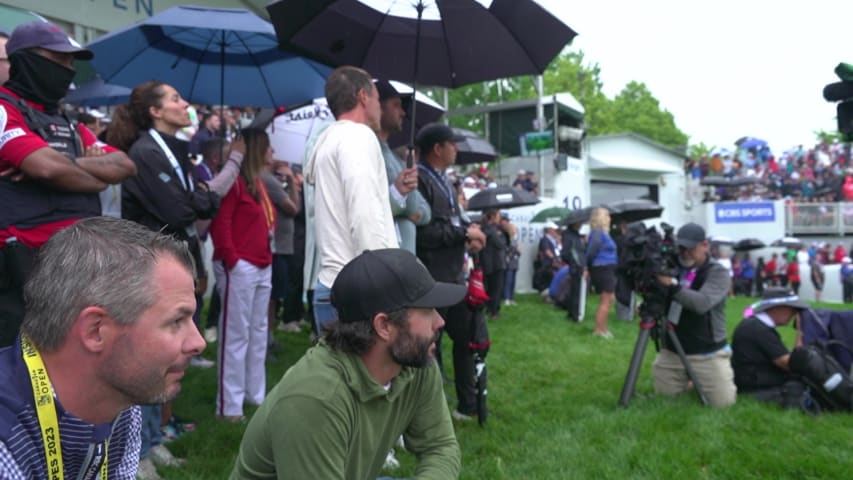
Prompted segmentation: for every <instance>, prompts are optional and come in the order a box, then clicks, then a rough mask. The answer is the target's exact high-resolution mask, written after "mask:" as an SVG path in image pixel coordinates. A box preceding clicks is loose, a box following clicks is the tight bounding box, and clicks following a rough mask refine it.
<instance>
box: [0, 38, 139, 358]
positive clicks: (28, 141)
mask: <svg viewBox="0 0 853 480" xmlns="http://www.w3.org/2000/svg"><path fill="white" fill-rule="evenodd" d="M6 51H7V52H8V56H9V59H8V61H9V63H10V65H11V70H10V76H9V79H8V81H6V83H5V84H3V86H2V87H0V172H2V173H0V201H2V205H3V208H2V209H0V260H2V261H0V346H8V345H11V344H12V342H13V341H14V339H15V336H16V335H17V333H18V328H19V327H20V324H21V320H22V319H23V315H24V311H23V298H22V297H21V289H22V288H23V284H24V281H25V279H26V277H27V275H28V273H29V270H30V268H31V264H32V258H33V257H34V255H35V254H36V252H37V250H38V248H39V247H40V246H41V245H42V244H43V243H44V242H45V241H46V240H47V239H48V238H50V236H51V235H53V234H54V233H55V232H56V231H57V230H59V229H61V228H64V227H67V226H68V225H71V224H72V223H74V222H75V221H76V220H77V219H80V218H85V217H91V216H94V215H100V214H101V204H100V201H99V199H98V192H100V191H102V190H104V189H106V188H107V186H108V185H109V184H117V183H120V182H121V181H122V180H124V179H125V178H127V177H129V176H131V175H133V174H135V173H136V168H135V166H134V165H133V162H131V161H130V159H128V158H127V155H125V154H124V153H122V152H119V151H116V150H115V149H112V148H111V147H109V146H107V145H105V144H103V143H101V142H99V141H98V139H97V138H95V135H94V134H92V132H90V131H89V130H88V129H87V128H86V127H85V126H82V125H79V124H77V123H76V122H75V121H73V120H70V119H69V118H67V117H66V116H65V114H64V113H63V112H62V111H61V109H60V108H59V101H60V99H61V98H62V97H64V96H65V94H66V93H67V91H68V87H69V85H70V84H71V80H72V78H73V77H74V69H73V66H74V60H75V59H83V60H91V59H92V52H91V51H90V50H86V49H85V48H83V47H81V46H80V45H79V44H77V42H75V41H74V40H72V39H71V38H69V37H68V35H66V34H65V33H64V32H63V31H62V30H61V29H60V28H59V27H57V26H55V25H51V24H49V23H46V22H33V23H27V24H23V25H20V26H19V27H18V28H16V29H15V31H14V32H13V33H12V36H11V37H10V38H9V41H8V43H7V44H6Z"/></svg>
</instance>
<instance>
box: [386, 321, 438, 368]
mask: <svg viewBox="0 0 853 480" xmlns="http://www.w3.org/2000/svg"><path fill="white" fill-rule="evenodd" d="M437 340H438V334H436V335H433V336H432V337H429V338H423V337H416V336H414V335H412V332H411V331H410V330H409V325H408V324H407V325H406V326H405V328H404V329H402V330H400V335H398V336H397V338H396V339H395V340H394V343H392V344H391V346H390V354H391V358H392V359H393V360H394V361H395V362H397V363H398V364H399V365H401V366H403V367H412V368H423V367H426V366H427V365H429V364H430V363H431V362H432V360H433V356H432V346H433V344H435V342H436V341H437Z"/></svg>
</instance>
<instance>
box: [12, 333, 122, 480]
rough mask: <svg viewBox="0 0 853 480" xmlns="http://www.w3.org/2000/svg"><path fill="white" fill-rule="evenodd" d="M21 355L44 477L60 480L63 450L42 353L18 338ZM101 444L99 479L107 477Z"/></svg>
mask: <svg viewBox="0 0 853 480" xmlns="http://www.w3.org/2000/svg"><path fill="white" fill-rule="evenodd" d="M21 352H22V354H23V357H24V362H25V363H26V364H27V369H28V370H29V371H30V381H31V382H32V387H33V399H34V400H35V403H36V414H37V415H38V419H39V427H41V439H42V443H43V444H44V457H45V459H47V465H46V469H47V474H48V478H49V479H50V480H63V479H64V478H65V471H64V469H63V464H62V447H61V445H60V439H59V419H58V418H57V417H56V406H55V405H54V403H53V386H52V385H51V384H50V379H49V378H48V377H47V369H46V368H44V362H43V361H42V359H41V354H40V353H39V351H38V350H37V349H36V347H35V345H33V344H32V342H30V340H29V339H28V338H27V337H25V336H23V335H21ZM108 445H109V442H108V441H107V442H104V461H103V462H102V463H101V480H106V478H107V447H108Z"/></svg>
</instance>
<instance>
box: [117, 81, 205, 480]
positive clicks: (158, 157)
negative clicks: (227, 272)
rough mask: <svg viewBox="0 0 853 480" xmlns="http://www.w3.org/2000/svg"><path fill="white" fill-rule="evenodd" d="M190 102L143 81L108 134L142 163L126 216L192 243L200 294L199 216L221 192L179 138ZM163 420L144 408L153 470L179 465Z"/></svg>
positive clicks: (127, 184) (127, 189)
mask: <svg viewBox="0 0 853 480" xmlns="http://www.w3.org/2000/svg"><path fill="white" fill-rule="evenodd" d="M188 107H189V104H188V103H187V102H186V101H185V100H184V99H183V98H181V95H180V94H179V93H178V92H177V91H176V90H175V89H174V88H173V87H171V86H169V85H167V84H164V83H162V82H157V81H150V82H145V83H142V84H140V85H138V86H137V87H136V88H134V89H133V91H132V92H131V94H130V99H129V102H128V104H127V105H122V106H120V107H118V108H117V109H116V110H115V112H114V113H113V121H112V123H111V124H110V127H109V130H108V131H107V139H108V141H110V142H114V143H113V145H114V146H116V147H117V148H120V149H121V150H124V151H126V152H127V154H128V156H129V157H130V159H131V160H132V161H133V163H134V164H135V165H136V171H137V174H136V175H135V176H133V177H130V178H128V179H126V180H125V181H124V182H123V183H122V188H121V215H122V217H123V218H126V219H128V220H132V221H134V222H137V223H139V224H141V225H144V226H146V227H148V228H150V229H151V230H155V231H161V232H164V233H167V234H170V235H172V236H174V237H175V238H177V239H179V240H183V241H185V242H187V246H188V248H189V251H190V252H191V253H192V255H193V258H194V259H195V263H196V268H197V279H198V282H197V291H196V294H197V295H198V294H199V293H200V290H201V288H200V286H204V285H206V278H207V275H206V273H205V272H204V263H203V261H202V258H201V247H200V243H199V241H198V236H197V235H196V233H195V231H196V230H195V221H196V219H199V218H211V217H212V216H213V215H214V214H215V213H216V210H217V208H218V207H219V195H218V194H216V193H215V192H213V191H210V189H209V188H208V185H207V184H205V183H200V182H195V181H194V180H193V178H192V175H191V167H192V164H191V163H190V160H189V155H188V151H187V148H188V144H187V142H185V141H183V140H180V139H178V138H177V137H175V134H176V133H177V132H178V130H180V129H181V128H183V127H186V126H187V125H189V124H190V117H189V113H188V112H187V108H188ZM200 360H202V359H200V358H197V359H193V362H194V363H197V362H198V361H200ZM211 366H212V365H211ZM163 410H164V411H165V413H164V414H163V416H165V417H166V418H169V417H171V405H170V404H166V405H164V407H163ZM160 423H161V407H160V406H147V407H145V408H144V409H143V432H142V448H141V451H140V458H141V459H142V460H141V462H140V469H141V470H143V471H146V472H148V473H149V474H150V472H152V471H154V463H158V464H161V465H172V466H174V465H178V464H179V462H178V461H177V460H176V459H175V458H174V457H172V456H171V454H170V453H169V452H168V450H167V449H166V448H165V447H164V446H163V445H162V436H161V434H160Z"/></svg>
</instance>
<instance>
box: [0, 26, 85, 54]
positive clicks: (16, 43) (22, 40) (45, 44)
mask: <svg viewBox="0 0 853 480" xmlns="http://www.w3.org/2000/svg"><path fill="white" fill-rule="evenodd" d="M36 47H39V48H43V49H45V50H50V51H52V52H61V53H73V54H74V57H75V58H77V59H78V60H91V59H92V58H93V57H94V56H95V54H94V53H92V51H91V50H89V49H87V48H83V47H82V46H81V45H80V44H79V43H77V42H76V41H75V40H74V39H73V38H71V37H69V36H68V34H67V33H65V32H64V31H63V30H62V29H61V28H59V27H57V26H56V25H53V24H52V23H48V22H30V23H24V24H21V25H18V26H17V27H16V28H15V30H14V31H13V32H12V35H11V36H10V37H9V41H8V42H7V43H6V54H7V55H11V54H13V53H15V52H16V51H18V50H26V49H28V48H36Z"/></svg>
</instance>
